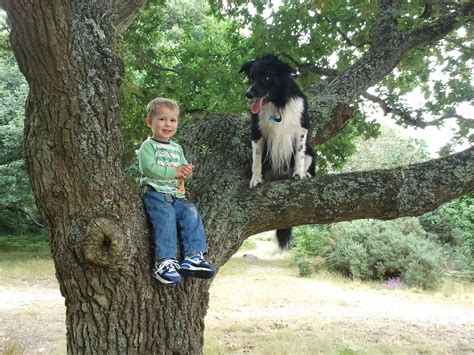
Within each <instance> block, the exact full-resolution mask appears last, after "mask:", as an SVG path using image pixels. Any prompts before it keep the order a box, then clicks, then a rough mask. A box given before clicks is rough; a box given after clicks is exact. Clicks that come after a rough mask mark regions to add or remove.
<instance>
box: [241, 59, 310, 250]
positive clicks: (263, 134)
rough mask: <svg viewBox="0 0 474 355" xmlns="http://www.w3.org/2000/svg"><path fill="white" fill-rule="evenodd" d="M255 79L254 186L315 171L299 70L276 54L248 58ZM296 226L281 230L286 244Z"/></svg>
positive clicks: (252, 96)
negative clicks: (296, 78) (295, 78)
mask: <svg viewBox="0 0 474 355" xmlns="http://www.w3.org/2000/svg"><path fill="white" fill-rule="evenodd" d="M240 72H241V73H242V72H243V73H245V74H246V75H247V77H248V78H249V81H250V86H249V88H248V89H247V91H246V93H245V96H247V98H249V99H251V100H253V104H252V109H251V111H252V151H253V154H252V155H253V163H252V179H251V180H250V187H251V188H253V187H255V186H257V185H258V184H260V183H261V182H262V181H263V179H264V180H268V181H274V180H281V179H287V178H291V177H293V178H295V179H298V180H299V179H303V178H304V177H308V176H314V175H315V154H314V151H313V149H312V147H311V146H310V145H309V144H308V142H307V135H308V131H309V128H310V125H309V115H308V101H307V99H306V96H305V95H304V94H303V93H302V92H301V90H300V88H299V87H298V85H297V84H296V82H295V81H294V74H295V70H294V69H293V68H292V67H291V66H290V65H288V64H287V63H285V62H283V61H281V60H280V59H278V57H277V56H276V55H274V54H269V55H266V56H264V57H262V58H259V59H256V60H252V61H250V62H247V63H245V64H244V65H243V66H242V68H241V69H240ZM290 238H291V229H279V230H277V239H278V244H279V246H280V248H282V249H286V248H287V247H288V245H289V242H290Z"/></svg>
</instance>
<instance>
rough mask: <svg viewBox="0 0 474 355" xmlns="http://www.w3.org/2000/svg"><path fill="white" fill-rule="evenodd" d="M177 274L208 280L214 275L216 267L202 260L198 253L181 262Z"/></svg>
mask: <svg viewBox="0 0 474 355" xmlns="http://www.w3.org/2000/svg"><path fill="white" fill-rule="evenodd" d="M179 273H180V274H181V275H182V276H186V277H198V278H200V279H210V278H211V277H213V276H214V274H215V273H216V267H215V266H214V265H212V264H209V263H208V262H207V261H206V260H204V258H203V257H202V254H201V253H200V254H196V255H193V256H191V257H187V258H185V259H184V260H183V261H182V262H181V265H180V268H179Z"/></svg>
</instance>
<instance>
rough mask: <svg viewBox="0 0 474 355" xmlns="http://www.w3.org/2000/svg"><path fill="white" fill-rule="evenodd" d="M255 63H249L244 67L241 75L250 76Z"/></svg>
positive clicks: (241, 69) (253, 61)
mask: <svg viewBox="0 0 474 355" xmlns="http://www.w3.org/2000/svg"><path fill="white" fill-rule="evenodd" d="M253 63H255V60H251V61H250V62H247V63H245V64H244V65H242V68H240V71H239V73H245V75H247V76H249V75H250V70H252V66H253Z"/></svg>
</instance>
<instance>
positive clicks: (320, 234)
mask: <svg viewBox="0 0 474 355" xmlns="http://www.w3.org/2000/svg"><path fill="white" fill-rule="evenodd" d="M426 236H427V233H426V232H425V231H424V230H423V228H422V227H421V225H420V223H419V222H418V220H417V219H416V218H404V219H398V220H395V221H376V220H360V221H354V222H342V223H338V224H334V225H331V226H326V227H320V226H317V227H309V226H306V227H304V228H302V229H300V228H297V229H296V230H295V242H294V245H295V248H294V251H295V257H296V259H297V264H298V266H299V268H300V274H307V273H308V272H309V271H311V270H312V269H314V267H313V268H312V267H310V266H311V265H312V263H311V260H320V261H321V260H323V261H324V262H326V265H327V266H328V267H330V268H331V269H333V270H335V271H338V272H340V273H342V274H344V275H346V276H349V277H353V278H358V279H362V280H367V279H375V280H377V279H378V280H388V279H390V278H400V279H401V280H402V281H403V282H405V283H406V284H407V285H409V286H419V287H422V288H433V287H435V286H436V285H437V284H438V282H439V281H440V279H441V277H442V274H443V273H442V267H441V266H442V265H443V263H444V259H443V257H442V250H441V247H440V246H439V245H437V244H436V243H434V242H432V241H430V240H428V239H427V238H426ZM306 248H307V249H306ZM308 260H310V261H308ZM321 264H322V262H320V263H319V265H318V264H317V263H316V265H318V266H321ZM313 265H314V262H313ZM303 266H304V267H303Z"/></svg>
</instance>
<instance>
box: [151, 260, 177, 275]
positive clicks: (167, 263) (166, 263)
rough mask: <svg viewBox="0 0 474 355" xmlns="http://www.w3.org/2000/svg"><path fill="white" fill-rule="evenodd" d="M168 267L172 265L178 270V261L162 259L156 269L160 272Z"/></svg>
mask: <svg viewBox="0 0 474 355" xmlns="http://www.w3.org/2000/svg"><path fill="white" fill-rule="evenodd" d="M170 267H173V268H174V269H175V270H178V269H179V263H178V262H177V261H176V260H174V259H167V260H165V261H163V262H162V263H161V264H160V266H158V269H157V270H156V271H157V272H158V273H160V274H161V273H162V272H163V271H165V270H168V269H169V268H170Z"/></svg>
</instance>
